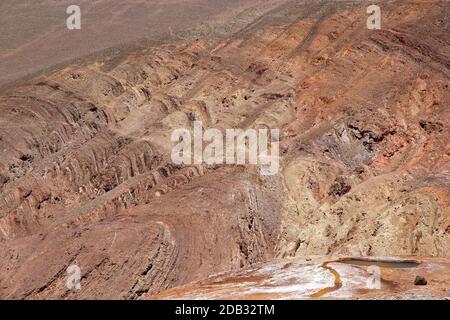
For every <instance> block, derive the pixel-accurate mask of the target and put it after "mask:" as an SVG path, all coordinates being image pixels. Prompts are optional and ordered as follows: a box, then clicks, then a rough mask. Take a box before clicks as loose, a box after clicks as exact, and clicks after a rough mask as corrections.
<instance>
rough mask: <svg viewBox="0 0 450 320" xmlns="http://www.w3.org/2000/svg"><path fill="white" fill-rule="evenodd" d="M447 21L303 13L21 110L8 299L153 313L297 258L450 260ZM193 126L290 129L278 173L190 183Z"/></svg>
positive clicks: (3, 282)
mask: <svg viewBox="0 0 450 320" xmlns="http://www.w3.org/2000/svg"><path fill="white" fill-rule="evenodd" d="M448 9H450V7H449V4H448V3H447V2H439V1H436V2H433V1H427V2H421V1H394V2H388V3H386V4H384V5H383V6H382V14H383V20H382V21H383V24H382V29H381V30H368V29H367V28H366V19H367V14H366V7H365V6H364V5H363V4H358V3H355V2H334V1H330V2H319V1H318V2H308V3H306V2H298V1H286V2H283V3H282V4H280V5H279V6H278V7H276V8H275V9H273V10H271V11H269V12H267V13H264V14H261V15H259V16H258V15H255V18H254V20H252V21H251V22H250V23H249V22H248V21H247V20H245V21H241V20H239V19H238V18H237V20H236V24H234V25H233V24H232V25H231V26H230V28H231V31H228V32H227V33H223V34H215V35H211V36H210V37H204V38H200V39H195V40H191V41H185V42H179V43H174V44H167V45H161V46H159V47H153V48H149V49H146V50H143V51H139V52H136V53H134V54H130V55H129V56H126V57H121V58H117V59H103V60H99V61H96V62H93V63H92V62H89V63H85V64H77V65H69V66H67V67H65V68H63V69H60V70H58V71H56V72H54V73H52V74H50V75H45V76H41V77H37V78H35V79H33V80H31V81H29V83H27V84H23V85H20V86H17V87H14V88H12V89H9V90H8V91H5V92H3V93H2V95H1V97H0V113H1V118H0V150H2V154H1V157H0V297H1V298H17V299H20V298H27V299H36V298H125V299H136V298H140V297H142V296H144V295H145V296H146V297H149V296H151V295H152V294H155V293H157V292H159V291H160V290H163V289H168V288H171V287H174V286H178V285H183V284H186V283H188V282H190V281H196V280H200V279H203V278H205V277H207V276H210V275H212V274H214V273H217V272H224V271H232V270H238V269H241V268H246V267H249V266H251V265H253V264H255V263H262V262H267V261H271V260H272V259H274V258H284V259H287V258H290V257H294V256H307V255H356V256H360V255H362V256H371V255H383V256H391V255H420V256H437V257H442V258H449V257H450V255H449V252H448V250H447V248H448V247H449V245H450V205H449V201H450V171H449V170H450V167H449V164H448V163H449V162H448V160H449V157H450V147H449V146H450V144H449V137H450V136H449V131H448V130H449V119H450V110H449V108H448V103H449V90H448V83H449V67H450V58H449V57H450V46H449V38H448V34H449V31H450V30H449V19H448ZM194 121H202V123H203V125H204V126H205V127H208V128H218V129H220V130H225V129H227V128H242V129H247V128H279V129H280V130H281V139H280V155H281V158H280V161H281V167H280V170H279V172H278V174H277V175H274V176H261V175H260V174H259V173H258V170H257V168H255V167H254V166H251V165H241V166H236V165H215V166H207V165H176V164H174V163H173V162H172V161H171V157H170V152H171V149H172V147H173V143H172V142H171V141H170V135H171V133H172V131H173V130H175V129H178V128H192V125H193V122H194ZM442 263H443V266H444V268H447V267H446V266H447V264H446V263H447V262H442ZM72 264H76V265H78V266H79V267H80V268H81V273H82V278H81V289H80V290H75V291H73V290H69V288H67V287H66V279H67V272H66V269H67V267H68V266H70V265H72ZM399 281H401V280H399ZM443 281H448V280H443Z"/></svg>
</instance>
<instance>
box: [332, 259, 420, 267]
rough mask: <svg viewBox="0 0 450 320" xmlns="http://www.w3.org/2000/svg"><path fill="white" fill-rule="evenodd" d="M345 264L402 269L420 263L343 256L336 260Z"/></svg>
mask: <svg viewBox="0 0 450 320" xmlns="http://www.w3.org/2000/svg"><path fill="white" fill-rule="evenodd" d="M334 262H340V263H345V264H352V265H357V266H366V267H368V266H378V267H380V268H391V269H403V268H415V267H417V266H418V265H420V262H418V261H415V260H397V261H396V260H375V259H373V260H372V259H358V258H344V259H340V260H336V261H334Z"/></svg>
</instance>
